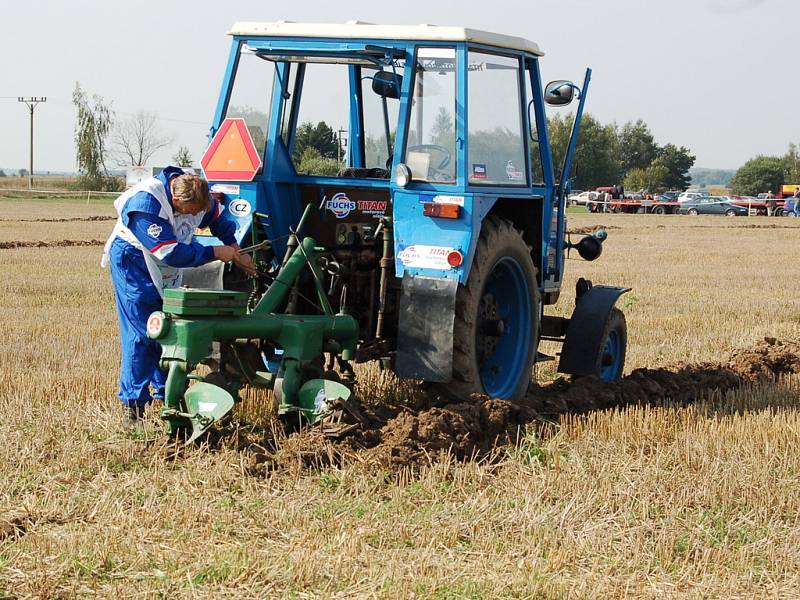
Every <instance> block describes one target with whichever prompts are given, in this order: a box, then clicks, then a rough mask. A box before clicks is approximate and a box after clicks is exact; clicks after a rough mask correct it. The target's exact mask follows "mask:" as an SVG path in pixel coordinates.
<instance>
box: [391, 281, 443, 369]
mask: <svg viewBox="0 0 800 600" xmlns="http://www.w3.org/2000/svg"><path fill="white" fill-rule="evenodd" d="M457 289H458V281H457V280H455V279H438V278H433V277H420V276H417V277H413V276H412V275H411V274H410V273H409V272H408V271H406V273H405V274H404V275H403V286H402V290H401V293H400V322H399V323H398V335H397V353H396V355H395V364H394V371H395V373H396V374H397V376H398V377H402V378H404V379H422V380H424V381H431V382H437V383H444V382H447V381H450V380H451V379H452V377H453V326H454V323H455V310H456V291H457Z"/></svg>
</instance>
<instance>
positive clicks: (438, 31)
mask: <svg viewBox="0 0 800 600" xmlns="http://www.w3.org/2000/svg"><path fill="white" fill-rule="evenodd" d="M230 34H231V35H232V37H233V43H232V46H231V49H230V54H229V57H228V61H227V67H226V69H225V75H224V78H223V81H222V88H221V93H220V96H219V102H218V104H217V107H216V111H215V114H214V118H213V122H212V126H211V131H210V136H209V141H210V146H209V151H208V152H207V153H206V156H205V157H204V161H203V166H204V169H205V172H206V176H207V177H208V179H209V183H210V184H211V188H212V191H216V192H217V193H219V194H220V196H221V197H222V198H223V199H224V202H225V205H226V207H227V209H228V210H230V211H231V213H233V214H234V215H235V216H236V217H237V218H238V219H239V223H240V228H239V236H240V239H241V245H242V246H249V248H250V250H251V251H253V253H254V257H255V259H256V262H257V264H258V265H259V275H258V277H257V278H256V279H255V280H252V279H250V280H247V279H244V278H243V277H241V276H240V275H237V273H236V272H235V271H230V272H224V273H222V275H221V277H220V280H221V281H223V282H224V288H225V289H226V290H231V291H230V292H222V294H227V293H230V294H231V296H230V297H229V298H225V297H221V296H220V295H219V294H217V295H216V296H214V300H213V301H211V302H208V303H207V305H204V307H203V308H196V309H192V308H188V307H190V306H195V307H200V305H201V304H202V302H203V299H202V297H201V296H202V294H199V293H198V294H195V295H194V296H193V297H190V296H191V295H192V293H193V290H175V291H174V297H172V298H169V297H167V298H165V313H167V314H166V315H161V316H162V317H164V318H165V319H166V320H168V321H170V322H171V323H172V325H173V326H172V328H171V331H172V332H173V337H172V338H170V336H169V335H168V334H167V333H165V332H166V331H167V329H169V328H167V327H163V326H160V325H159V323H160V322H159V321H158V320H157V319H156V320H155V321H154V323H155V325H156V326H155V327H154V330H153V331H152V332H151V335H152V336H153V337H155V338H158V339H161V341H162V346H163V347H164V354H163V359H162V360H163V362H162V365H163V366H164V367H165V368H169V369H171V370H170V377H171V378H172V384H171V385H169V384H168V399H167V402H166V407H165V411H166V412H165V413H164V415H163V416H164V417H165V418H167V419H168V420H170V421H171V423H172V428H173V430H176V429H179V428H180V427H181V426H182V425H183V426H186V425H190V426H191V427H192V428H193V429H194V430H195V431H200V430H202V429H204V428H206V427H207V426H208V425H210V423H211V422H212V421H213V420H214V419H216V418H218V417H219V416H220V414H221V413H223V412H225V411H226V410H227V409H228V407H229V405H231V401H230V400H228V399H227V396H226V400H225V401H224V402H220V404H221V405H224V406H225V407H226V408H225V409H224V410H222V409H216V410H206V411H205V412H203V410H202V408H201V407H202V406H203V405H205V406H206V407H208V406H210V405H212V404H214V399H215V398H219V397H221V395H222V393H221V392H219V391H218V389H217V388H221V389H223V390H225V392H226V393H230V394H231V397H234V396H235V395H236V391H237V389H238V387H239V386H241V385H245V384H252V385H263V386H265V387H271V388H272V389H274V391H275V397H276V398H277V399H278V401H279V412H280V413H281V414H285V415H293V414H297V413H299V414H301V415H303V416H304V417H305V418H306V420H307V421H312V422H313V421H315V420H318V418H320V417H321V416H322V415H323V414H324V413H325V411H326V408H327V407H328V406H329V404H330V403H326V402H325V401H324V400H325V398H327V396H330V395H331V394H332V395H334V396H335V395H337V394H338V395H339V397H340V399H341V398H343V396H345V395H346V392H343V391H342V389H343V387H342V385H343V384H347V383H350V382H352V378H353V373H354V371H353V369H352V364H351V363H353V362H355V363H361V362H367V361H380V362H381V364H382V365H383V366H386V367H388V368H390V369H391V370H392V371H394V373H396V374H397V376H399V377H401V378H408V379H415V380H422V381H425V382H430V383H432V384H434V385H435V386H436V387H438V389H439V390H440V391H441V393H442V394H445V395H446V396H447V397H449V398H453V399H460V400H465V399H468V398H469V396H470V395H471V394H474V393H481V394H487V395H489V396H493V397H498V398H502V399H512V400H514V399H519V398H521V397H522V396H524V395H525V394H526V392H527V390H528V388H529V385H530V384H531V378H532V371H533V367H534V364H535V362H537V361H538V360H548V359H551V357H547V356H544V355H543V354H541V353H539V352H538V346H539V342H540V340H553V341H558V342H562V343H563V346H562V351H561V353H560V360H559V363H558V370H559V372H562V373H566V374H570V375H573V376H587V375H596V376H598V377H600V378H601V379H603V380H605V381H613V380H616V379H618V378H619V377H620V376H621V373H622V370H623V365H624V360H625V351H626V341H627V333H626V324H625V317H624V315H623V313H622V312H621V311H619V310H618V309H617V308H615V303H616V301H617V299H618V298H619V296H620V295H621V294H622V293H624V292H625V291H626V289H624V288H620V287H609V286H601V285H594V286H593V285H592V283H591V282H589V281H587V280H584V279H581V280H579V283H578V285H577V290H576V294H577V303H576V308H575V310H574V312H573V314H572V316H571V318H569V319H568V318H563V317H558V316H551V315H547V314H546V310H547V307H548V306H550V305H553V304H554V303H555V302H556V301H557V300H558V298H559V295H560V294H561V284H562V280H563V275H564V268H565V253H566V252H567V251H568V250H569V249H570V248H574V249H575V251H576V252H577V253H578V254H580V256H582V257H583V258H585V259H587V260H594V259H595V258H597V257H598V256H599V255H600V252H601V250H602V241H603V240H604V239H605V234H604V232H600V233H599V234H595V235H588V236H586V237H584V238H583V239H581V240H580V241H579V242H577V243H575V244H572V243H570V242H569V241H568V239H567V236H566V233H565V215H564V212H565V202H566V198H567V195H568V193H569V178H568V173H569V172H570V165H571V161H572V157H573V154H574V151H575V146H576V142H577V138H578V133H579V130H580V122H581V115H582V113H583V109H584V103H585V101H586V96H587V91H588V87H589V81H590V76H591V70H587V71H586V76H585V78H584V80H583V83H582V85H580V86H578V85H575V84H574V83H572V82H569V81H565V80H559V81H553V82H551V83H549V84H547V85H546V86H543V85H542V81H541V77H540V61H541V59H542V56H543V53H542V51H541V50H540V49H539V47H538V45H537V44H535V43H533V42H530V41H528V40H525V39H522V38H518V37H511V36H506V35H498V34H494V33H489V32H485V31H479V30H474V29H467V28H462V27H439V26H429V25H422V26H382V25H373V24H367V23H360V22H351V23H346V24H342V25H334V24H301V23H290V22H276V23H236V24H235V25H234V27H233V29H232V30H231V31H230ZM575 99H577V100H578V106H577V111H576V118H575V123H574V127H573V131H572V135H571V138H570V140H569V145H568V147H567V149H566V152H565V159H564V164H563V165H559V167H560V168H559V169H557V168H555V166H554V164H553V152H552V150H551V145H550V141H549V139H548V130H547V119H546V116H545V108H546V106H547V105H552V106H563V105H566V104H569V103H570V102H572V101H573V100H575ZM244 126H246V127H244ZM245 129H246V131H245ZM240 138H250V139H249V140H245V141H246V142H247V143H246V144H245V145H246V146H248V147H247V148H245V149H242V148H239V147H237V144H236V142H237V140H238V139H240ZM226 140H227V141H226ZM231 140H232V141H231ZM229 141H230V142H231V143H228V142H229ZM248 157H249V158H248ZM243 164H244V165H245V167H243V168H241V169H240V167H241V165H243ZM248 167H251V168H249V171H248ZM237 169H239V170H237ZM242 171H244V174H243V173H242ZM557 172H560V177H559V178H558V179H557V178H556V173H557ZM301 240H302V241H301ZM308 240H311V242H308ZM306 242H308V243H306ZM209 243H212V242H211V240H210V238H209ZM292 260H295V261H296V264H295V263H292V262H291V261H292ZM290 263H291V264H290ZM217 265H219V263H217ZM289 267H292V269H293V270H292V271H291V276H289V275H281V273H282V272H283V271H286V270H287V268H289ZM295 267H296V268H295ZM306 267H307V268H306ZM217 268H220V269H221V267H219V266H218V267H217ZM215 278H216V275H214V276H212V277H211V278H210V279H215ZM208 280H209V278H208V277H206V282H207V281H208ZM211 287H213V286H211ZM276 288H280V289H277V290H276ZM236 290H238V295H237V296H236V298H234V295H235V294H237V291H236ZM270 294H272V295H273V296H274V297H273V298H272V299H270V300H269V301H268V302H267V301H264V300H263V298H264V297H266V296H267V295H270ZM205 297H208V298H210V297H211V296H205ZM236 302H239V303H240V304H241V305H242V306H240V307H239V308H237V309H235V310H233V309H231V312H227V313H225V314H217V315H216V316H217V317H219V318H220V319H222V320H223V321H224V320H225V319H228V321H225V322H224V323H222V324H221V325H219V326H218V327H216V329H214V333H202V335H201V334H200V333H186V332H184V333H180V331H184V330H182V329H181V328H180V327H178V325H180V326H181V327H183V326H184V325H186V327H188V326H189V325H191V326H196V328H198V329H197V331H199V328H202V327H206V329H205V330H203V331H210V329H209V326H208V325H207V324H208V322H209V321H208V319H210V318H211V317H210V315H212V313H213V311H214V310H216V309H215V308H214V307H215V306H216V307H219V306H226V307H227V308H228V309H230V307H231V306H233V305H234V304H236ZM176 307H177V308H176ZM226 310H227V309H226ZM237 311H238V312H237ZM223 312H224V311H223ZM325 315H328V317H329V321H326V322H325V323H324V324H323V325H319V328H321V329H319V331H317V329H314V332H313V335H312V333H308V332H305V333H304V332H303V331H302V330H301V329H297V328H298V327H301V326H302V324H303V323H309V322H310V321H309V319H310V318H311V317H312V316H315V317H320V318H321V316H325ZM256 316H258V317H259V318H263V319H267V318H268V317H269V318H273V317H274V319H282V321H279V322H278V321H276V322H274V323H273V322H272V321H270V323H271V324H270V325H269V326H267V325H264V326H263V327H262V328H261V329H259V328H258V327H257V326H256V325H255V323H256V320H255V317H256ZM334 317H336V318H339V321H338V323H339V324H338V325H337V324H336V323H335V322H334V320H333V319H334ZM345 318H346V319H348V321H347V323H352V327H353V332H345V329H347V328H348V327H350V326H349V325H347V323H345V321H344V320H343V319H345ZM232 319H248V320H247V323H248V325H247V327H245V326H244V325H242V324H235V323H234V322H233V321H231V320H232ZM304 319H305V320H304ZM264 322H265V323H266V321H264ZM314 323H315V324H314V327H317V324H316V323H317V322H316V321H315V322H314ZM187 324H188V325H187ZM204 324H205V325H204ZM287 324H288V325H287ZM289 325H291V328H295V329H294V330H293V331H295V332H297V331H300V333H299V334H296V337H294V338H292V337H291V336H289V335H288V334H287V333H286V331H287V329H288V328H289ZM345 325H347V327H345ZM248 327H249V329H248ZM337 327H338V329H337ZM279 330H281V331H283V333H280V334H279V333H278V331H279ZM186 331H188V330H186ZM192 331H195V330H192ZM176 332H177V333H176ZM320 332H322V333H320ZM337 332H338V334H337ZM206 335H207V338H206V337H203V336H206ZM181 336H183V337H181ZM281 336H283V337H281ZM312 338H313V339H314V340H316V341H314V342H313V343H312V342H311V341H309V340H311V339H312ZM192 339H194V340H197V339H202V340H204V341H203V343H202V344H201V346H202V349H201V350H198V351H194V350H193V351H192V352H188V351H187V350H186V344H187V343H189V342H188V341H187V340H192ZM206 342H210V344H207V343H206ZM214 342H216V343H214ZM301 346H302V347H301ZM204 352H208V353H209V355H211V356H210V357H207V358H201V357H200V355H201V354H203V353H204ZM204 361H205V362H207V363H208V364H211V365H212V368H213V369H215V370H214V371H212V373H211V375H210V376H206V377H205V378H204V381H203V386H201V387H202V389H200V391H197V392H196V393H193V394H190V393H189V392H188V391H187V386H186V373H189V372H191V371H192V369H193V368H194V367H195V366H196V364H197V363H198V362H204ZM176 365H177V366H176ZM173 369H174V370H175V371H176V372H177V373H178V375H174V376H173V373H172V370H173ZM189 378H190V379H191V376H189ZM343 379H344V381H342V380H343ZM193 387H194V386H193ZM188 389H189V390H191V389H192V388H188ZM331 390H333V391H331ZM321 400H323V401H322V402H320V401H321ZM328 400H330V398H328ZM199 407H200V408H199Z"/></svg>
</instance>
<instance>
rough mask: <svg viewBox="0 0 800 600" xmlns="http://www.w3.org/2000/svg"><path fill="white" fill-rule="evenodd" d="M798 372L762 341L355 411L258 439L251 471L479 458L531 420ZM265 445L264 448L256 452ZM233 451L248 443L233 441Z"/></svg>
mask: <svg viewBox="0 0 800 600" xmlns="http://www.w3.org/2000/svg"><path fill="white" fill-rule="evenodd" d="M791 373H800V345H799V344H797V343H794V342H781V341H779V340H777V339H775V338H765V339H764V340H762V341H760V342H759V343H758V344H756V345H755V346H754V347H752V348H749V349H746V350H740V351H737V352H734V353H733V354H732V355H731V357H730V358H729V360H727V361H725V362H723V363H703V364H698V365H676V366H674V367H672V368H671V369H666V368H662V369H636V370H635V371H633V372H632V373H631V374H630V375H628V376H626V377H624V378H623V379H622V380H620V381H618V382H614V383H605V382H603V381H600V380H599V379H598V378H596V377H583V378H580V379H577V380H574V381H569V380H567V379H559V380H557V381H555V382H554V383H552V384H549V385H547V386H542V387H538V388H533V389H532V390H531V392H530V394H529V395H528V397H527V398H525V399H524V401H523V402H520V403H512V402H508V401H505V400H498V399H496V398H494V399H493V398H488V397H485V396H480V395H475V396H473V400H472V402H463V403H456V404H444V405H440V404H438V402H440V399H439V398H433V397H432V398H430V401H429V403H428V405H427V406H422V407H420V408H419V409H418V410H411V409H409V408H408V407H405V406H387V405H383V406H380V407H371V406H366V405H365V406H362V407H361V409H362V411H363V412H364V414H365V415H367V418H368V420H369V421H370V426H365V427H363V428H362V429H360V430H357V431H356V432H354V433H353V434H351V435H349V436H347V437H344V438H342V439H339V440H332V439H329V438H326V437H325V436H324V435H323V434H322V433H321V432H320V430H319V429H315V428H311V429H307V430H304V431H302V432H300V433H295V434H292V435H290V436H288V437H286V438H285V439H282V440H271V442H270V443H266V442H264V441H263V440H262V441H261V443H260V445H259V446H258V447H259V452H258V453H256V455H255V456H254V460H253V466H252V469H251V472H253V473H258V472H260V471H263V470H265V469H275V468H279V469H280V468H296V467H298V466H299V467H300V468H308V467H312V468H319V467H322V466H326V465H331V464H342V463H344V462H348V461H351V462H359V463H365V464H368V465H371V466H374V467H375V468H379V469H387V470H397V469H401V468H404V467H412V466H414V465H420V464H427V463H430V462H434V461H436V460H438V459H439V458H440V456H441V453H442V451H444V452H447V453H449V455H450V456H452V457H453V458H455V459H457V460H469V459H486V458H487V457H491V456H492V454H493V453H494V452H496V450H497V448H499V447H503V446H507V445H510V444H514V443H515V442H516V440H518V439H520V438H521V437H522V436H523V435H524V433H525V428H526V427H527V426H530V425H532V424H534V423H537V422H538V423H542V422H554V421H555V420H557V419H558V417H559V415H562V414H567V413H573V414H580V413H585V412H589V411H594V410H603V409H608V408H613V407H622V406H629V405H642V404H647V405H667V404H669V405H675V404H678V405H687V404H691V403H693V402H696V401H698V400H701V399H703V398H706V397H708V396H709V395H710V394H711V393H712V392H726V391H728V390H732V389H735V388H739V387H742V386H744V385H748V384H753V383H758V382H762V381H770V380H775V379H776V378H777V377H780V376H781V375H786V374H791ZM265 446H271V449H270V450H266V451H265V450H264V447H265ZM239 447H240V448H241V449H245V448H247V447H248V444H244V445H242V444H239Z"/></svg>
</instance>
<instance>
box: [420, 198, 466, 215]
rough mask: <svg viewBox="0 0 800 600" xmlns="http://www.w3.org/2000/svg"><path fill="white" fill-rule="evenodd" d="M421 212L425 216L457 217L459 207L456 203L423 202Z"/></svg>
mask: <svg viewBox="0 0 800 600" xmlns="http://www.w3.org/2000/svg"><path fill="white" fill-rule="evenodd" d="M422 214H423V215H425V216H426V217H441V218H442V219H457V218H458V217H460V216H461V207H460V206H459V205H458V204H442V203H439V202H423V203H422Z"/></svg>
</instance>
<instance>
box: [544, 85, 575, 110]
mask: <svg viewBox="0 0 800 600" xmlns="http://www.w3.org/2000/svg"><path fill="white" fill-rule="evenodd" d="M577 89H578V86H576V85H575V84H574V83H572V82H571V81H567V80H565V79H557V80H556V81H551V82H550V83H548V84H547V87H546V88H545V89H544V101H545V102H546V103H547V104H549V105H550V106H565V105H567V104H569V103H570V102H572V98H573V96H574V95H575V90H577Z"/></svg>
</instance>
